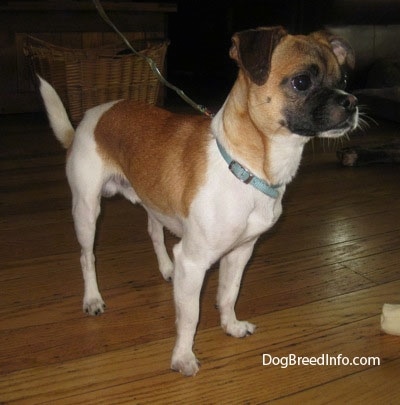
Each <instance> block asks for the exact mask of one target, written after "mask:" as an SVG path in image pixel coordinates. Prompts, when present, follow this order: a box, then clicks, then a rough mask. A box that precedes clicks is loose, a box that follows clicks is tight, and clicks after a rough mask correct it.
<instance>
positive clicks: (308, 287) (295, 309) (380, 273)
mask: <svg viewBox="0 0 400 405" xmlns="http://www.w3.org/2000/svg"><path fill="white" fill-rule="evenodd" d="M0 119H1V121H0V145H1V149H0V157H1V161H0V167H1V171H0V193H1V205H0V210H1V220H0V230H1V232H0V257H1V269H0V286H1V295H0V320H1V322H0V342H1V344H0V373H1V374H0V403H2V404H3V403H4V404H9V403H18V404H30V405H31V404H39V403H40V404H42V403H49V404H79V403H85V404H122V403H127V404H143V403H151V404H167V403H182V404H192V403H193V404H222V403H230V404H260V403H267V402H270V401H272V402H274V401H275V402H276V403H279V404H280V403H282V404H290V403H317V404H320V403H361V402H365V403H376V402H380V403H397V401H398V398H399V395H400V387H399V384H398V383H397V380H398V376H399V371H400V337H395V336H389V335H385V334H383V333H382V332H381V331H380V312H381V308H382V305H383V304H384V303H385V302H392V303H400V267H399V261H400V187H399V184H400V165H397V166H395V165H377V166H371V167H363V168H344V167H341V166H340V165H339V164H338V163H337V160H336V157H335V150H336V149H337V147H340V146H341V145H340V144H339V145H336V144H334V143H332V142H331V144H329V143H328V142H326V143H322V142H320V141H315V142H314V143H313V144H310V145H308V147H307V149H306V152H305V155H304V158H303V163H302V166H301V168H300V171H299V174H298V176H297V178H296V179H295V180H294V181H293V183H292V184H291V185H290V186H289V187H288V191H287V194H286V195H285V197H284V213H283V215H282V217H281V219H280V221H279V222H278V224H277V225H276V226H275V227H274V228H273V229H272V230H271V231H270V232H268V233H267V234H266V235H264V236H263V237H262V238H261V240H260V241H259V243H258V244H257V247H256V250H255V253H254V255H253V257H252V259H251V261H250V263H249V265H248V268H247V272H246V273H245V276H244V279H243V283H242V288H241V294H240V297H239V300H238V303H237V313H238V315H239V316H240V317H241V318H243V319H248V320H250V321H251V322H254V323H256V324H257V326H258V328H257V330H256V333H255V334H254V335H253V336H251V337H248V338H246V339H239V340H237V339H234V338H231V337H228V336H226V335H225V334H224V333H223V332H222V330H221V328H220V326H219V319H218V312H217V311H216V309H215V308H214V300H215V295H216V289H217V269H216V267H214V268H212V269H211V270H210V272H209V274H208V277H207V280H206V284H205V287H204V289H203V294H202V303H201V320H200V324H199V328H198V334H197V338H196V342H195V351H196V353H197V355H198V357H199V359H200V360H201V361H202V367H201V370H200V373H199V374H198V375H197V376H196V377H194V378H184V377H182V376H181V375H179V374H178V373H174V372H172V371H170V370H169V362H170V355H171V350H172V347H173V344H174V336H175V326H174V308H173V302H172V288H171V285H169V284H168V283H166V282H165V281H163V279H162V277H161V275H160V274H159V272H158V269H157V263H156V258H155V254H154V253H153V250H152V246H151V242H150V238H149V237H148V235H147V230H146V228H147V221H146V216H145V213H144V211H143V210H142V209H141V208H140V207H138V206H132V205H130V204H129V203H128V202H127V201H125V200H123V199H121V198H113V199H111V200H104V202H103V213H102V216H101V220H100V226H99V233H98V238H97V250H96V252H97V266H98V278H99V284H100V288H101V290H102V292H103V297H104V298H105V300H106V303H107V305H108V308H107V311H106V313H105V314H104V315H102V316H100V317H96V318H93V317H88V316H85V315H84V314H83V313H82V310H81V299H82V290H83V283H82V280H81V271H80V265H79V247H78V244H77V242H76V239H75V234H74V230H73V224H72V218H71V215H70V204H71V202H70V191H69V188H68V185H67V181H66V179H65V175H64V151H63V150H62V149H61V147H60V146H59V145H58V143H57V142H56V140H55V139H54V137H53V136H52V134H51V132H50V130H49V129H48V127H47V123H46V121H45V119H44V118H43V117H41V116H39V115H37V116H35V115H31V116H17V117H13V116H0ZM399 132H400V128H399V125H398V124H394V123H389V122H381V123H380V125H379V126H375V125H373V126H372V127H371V128H370V129H368V130H367V131H365V132H358V133H355V134H354V135H352V136H351V140H349V141H346V140H345V141H343V146H347V145H349V144H351V143H354V144H360V143H364V144H371V143H383V142H388V141H390V140H392V139H396V138H397V139H398V136H399ZM175 242H176V240H175V238H174V237H172V236H171V235H167V244H168V247H169V249H170V248H171V247H172V246H173V244H174V243H175ZM263 354H265V356H263ZM291 354H295V355H297V356H302V357H308V358H312V357H315V358H317V359H316V360H318V359H319V360H318V361H320V362H321V361H322V358H321V356H322V355H324V354H327V355H329V356H331V357H335V359H337V358H338V357H337V356H340V355H341V356H343V357H345V358H349V359H350V360H352V359H353V358H354V357H369V356H372V357H376V358H378V359H379V360H380V365H373V364H370V365H363V366H356V365H348V366H345V365H343V364H337V365H314V366H312V365H292V366H288V367H286V368H284V367H283V366H282V367H281V366H279V365H275V366H274V365H263V357H264V358H265V360H268V358H269V357H268V355H271V356H272V357H273V358H274V359H275V360H274V361H278V360H279V361H280V362H281V363H280V364H282V365H283V362H284V360H285V358H287V357H288V356H290V355H291Z"/></svg>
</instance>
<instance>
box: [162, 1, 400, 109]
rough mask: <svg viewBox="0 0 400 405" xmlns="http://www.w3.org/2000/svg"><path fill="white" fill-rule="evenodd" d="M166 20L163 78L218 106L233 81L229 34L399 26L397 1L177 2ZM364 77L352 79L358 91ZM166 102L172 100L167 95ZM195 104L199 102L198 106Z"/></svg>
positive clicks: (233, 72)
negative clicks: (277, 28) (278, 27)
mask: <svg viewBox="0 0 400 405" xmlns="http://www.w3.org/2000/svg"><path fill="white" fill-rule="evenodd" d="M176 4H177V6H178V7H177V10H178V11H177V13H172V14H170V15H169V37H170V39H171V45H170V48H169V50H168V75H169V78H170V79H171V80H172V81H174V82H175V83H176V84H177V85H179V86H182V87H183V88H184V90H185V92H188V91H190V94H189V95H193V97H196V98H197V99H200V101H202V100H204V102H207V101H208V99H209V98H210V92H212V93H213V95H214V97H215V96H217V97H218V98H219V100H223V98H224V96H225V94H226V93H227V92H228V90H229V88H230V86H231V85H232V82H233V80H234V78H235V76H236V67H235V64H234V63H233V61H231V60H230V58H229V55H228V51H229V47H230V43H231V36H232V34H233V33H234V32H236V31H239V30H243V29H247V28H254V27H257V26H267V25H283V26H284V27H285V28H287V29H288V30H289V32H290V33H293V34H299V33H302V34H307V33H309V32H311V31H314V30H318V29H323V28H324V27H325V26H326V25H337V26H347V25H392V24H398V23H399V22H400V1H398V0H325V1H322V0H285V1H282V0H230V1H229V0H220V1H218V0H201V1H200V0H198V1H195V0H192V1H188V0H180V1H177V2H176ZM364 76H365V74H363V72H359V75H358V77H353V86H355V87H362V85H363V82H364V81H365V77H364ZM168 97H169V98H171V97H172V98H173V97H174V96H173V95H172V96H171V94H170V92H169V93H168ZM200 101H199V102H200Z"/></svg>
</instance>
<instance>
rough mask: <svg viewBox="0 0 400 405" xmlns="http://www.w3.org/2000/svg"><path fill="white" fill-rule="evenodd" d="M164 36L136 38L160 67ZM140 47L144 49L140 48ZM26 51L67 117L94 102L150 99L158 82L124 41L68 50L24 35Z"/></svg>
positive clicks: (153, 98)
mask: <svg viewBox="0 0 400 405" xmlns="http://www.w3.org/2000/svg"><path fill="white" fill-rule="evenodd" d="M168 44H169V42H168V41H162V42H161V41H158V42H156V41H146V42H144V41H141V43H140V44H134V46H135V47H136V46H138V45H139V46H140V45H141V48H135V49H138V50H139V53H140V54H141V55H144V56H147V57H149V58H151V59H153V60H154V62H155V63H156V65H157V67H158V69H159V70H160V71H161V72H162V71H163V68H164V60H165V55H166V52H167V47H168ZM143 48H144V49H143ZM24 52H25V55H26V56H28V57H29V60H30V63H31V67H32V70H33V72H34V73H36V74H39V75H40V76H41V77H43V78H44V79H45V80H47V81H48V82H49V83H51V85H52V86H53V87H54V88H55V89H56V91H57V93H58V94H59V96H60V97H61V99H62V101H63V103H64V105H65V107H66V109H67V111H68V113H69V116H70V118H71V121H72V122H73V123H74V124H77V123H78V122H79V121H80V120H81V118H82V116H83V114H84V112H85V111H86V110H87V109H88V108H91V107H94V106H96V105H98V104H101V103H104V102H107V101H112V100H118V99H121V98H126V99H132V100H136V101H143V102H146V103H149V104H155V103H156V101H157V98H158V94H159V90H160V82H159V80H158V79H157V77H156V75H155V74H154V73H153V71H152V70H151V68H150V66H149V64H148V63H147V62H146V60H145V59H144V58H141V57H139V56H136V55H133V54H132V53H130V54H126V46H124V45H119V46H114V45H113V46H104V47H102V48H91V49H69V48H64V47H61V46H57V45H53V44H50V43H48V42H45V41H42V40H40V39H37V38H34V37H31V36H28V37H27V40H26V43H25V47H24Z"/></svg>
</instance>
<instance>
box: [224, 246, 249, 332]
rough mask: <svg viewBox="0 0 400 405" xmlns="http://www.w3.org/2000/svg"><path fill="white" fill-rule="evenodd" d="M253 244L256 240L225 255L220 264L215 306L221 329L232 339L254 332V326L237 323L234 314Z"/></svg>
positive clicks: (246, 323)
mask: <svg viewBox="0 0 400 405" xmlns="http://www.w3.org/2000/svg"><path fill="white" fill-rule="evenodd" d="M255 242H256V239H254V240H252V241H250V242H247V243H245V244H243V245H241V246H239V247H237V248H236V249H234V250H233V251H231V252H230V253H228V254H227V255H225V256H224V257H223V258H222V259H221V262H220V269H219V284H218V296H217V305H218V308H219V311H220V314H221V325H222V328H223V329H224V331H225V332H226V333H227V334H228V335H231V336H234V337H245V336H246V335H249V334H252V333H253V332H254V330H255V325H253V324H251V323H249V322H246V321H238V320H237V319H236V314H235V304H236V300H237V296H238V293H239V289H240V282H241V279H242V275H243V271H244V268H245V266H246V264H247V262H248V260H249V259H250V256H251V254H252V252H253V248H254V244H255Z"/></svg>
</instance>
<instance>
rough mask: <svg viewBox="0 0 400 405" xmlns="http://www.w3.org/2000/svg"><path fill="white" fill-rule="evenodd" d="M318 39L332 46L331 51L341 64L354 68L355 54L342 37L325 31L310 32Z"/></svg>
mask: <svg viewBox="0 0 400 405" xmlns="http://www.w3.org/2000/svg"><path fill="white" fill-rule="evenodd" d="M311 36H313V37H314V38H316V39H317V40H319V41H323V42H327V43H328V45H329V46H330V47H331V48H332V51H333V53H334V54H335V55H336V58H337V60H338V62H339V65H341V66H347V67H349V68H350V69H354V66H355V54H354V50H353V48H352V47H351V45H350V44H349V43H348V42H347V41H346V40H345V39H344V38H341V37H339V36H337V35H334V34H331V33H330V32H327V31H318V32H314V33H313V34H311Z"/></svg>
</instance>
